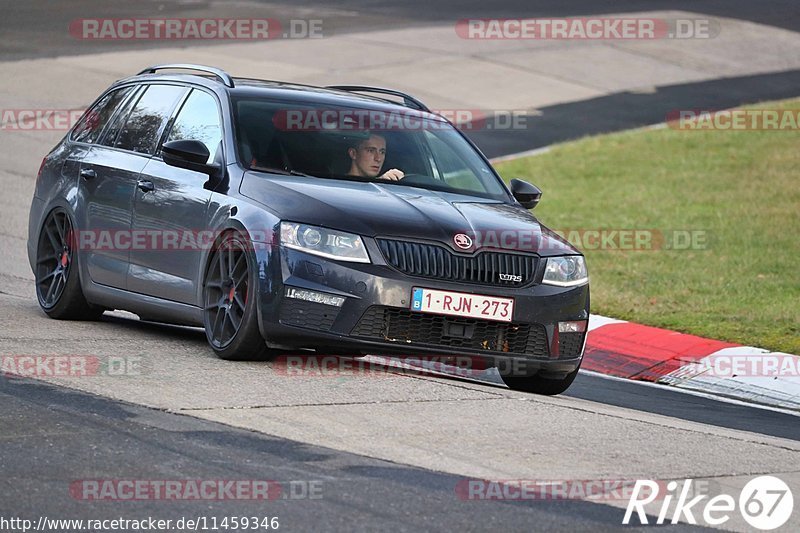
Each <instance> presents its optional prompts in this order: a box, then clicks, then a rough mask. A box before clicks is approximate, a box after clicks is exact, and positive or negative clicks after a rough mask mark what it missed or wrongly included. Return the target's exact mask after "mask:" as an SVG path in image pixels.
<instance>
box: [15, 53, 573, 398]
mask: <svg viewBox="0 0 800 533" xmlns="http://www.w3.org/2000/svg"><path fill="white" fill-rule="evenodd" d="M540 197H541V192H540V191H539V190H538V189H537V188H536V187H535V186H533V185H531V184H529V183H526V182H524V181H521V180H512V181H511V184H510V186H506V184H505V183H504V182H503V181H502V180H501V179H500V177H499V176H498V175H497V173H496V172H495V170H494V169H493V168H492V166H491V165H490V164H489V162H488V161H487V160H486V158H485V157H484V156H483V155H482V154H481V153H480V151H479V150H478V149H477V148H476V147H475V146H474V145H473V144H472V143H471V142H470V140H469V139H468V138H467V137H466V136H465V135H464V134H463V133H462V132H461V131H459V129H457V128H455V127H454V126H453V125H452V124H451V123H449V122H448V121H447V120H445V119H444V118H442V117H441V116H439V115H437V114H435V113H433V112H431V111H430V110H429V109H428V108H427V107H426V106H425V105H424V104H423V103H421V102H420V101H419V100H417V99H415V98H413V97H412V96H409V95H407V94H403V93H400V92H397V91H392V90H388V89H381V88H375V87H360V86H337V87H324V88H323V87H311V86H305V85H295V84H289V83H281V82H273V81H261V80H251V79H240V78H232V77H231V76H229V75H228V74H227V73H225V72H223V71H221V70H218V69H215V68H210V67H204V66H199V65H162V66H156V67H151V68H148V69H146V70H144V71H142V72H140V73H139V74H138V75H136V76H133V77H131V78H127V79H123V80H120V81H118V82H117V83H115V84H113V85H112V86H111V87H110V88H108V89H107V90H106V91H105V92H104V93H103V94H102V95H101V96H100V97H99V98H98V99H97V101H95V102H94V103H93V104H92V105H91V106H90V108H89V110H88V111H87V112H86V113H85V115H84V116H83V118H82V119H81V120H80V121H79V122H78V123H77V124H76V125H75V127H74V128H73V129H72V130H71V131H70V132H69V133H68V134H67V135H66V137H65V138H64V139H63V140H62V141H61V142H60V143H58V145H57V146H56V147H55V148H54V149H53V150H52V151H51V152H50V153H49V154H48V155H47V156H46V157H45V158H44V160H43V161H42V165H41V169H40V171H39V175H38V178H37V182H36V189H35V193H34V198H33V203H32V205H31V211H30V227H29V240H28V254H29V258H30V263H31V266H32V268H33V271H34V273H35V277H36V293H37V295H38V299H39V304H40V305H41V307H42V309H43V310H44V312H45V313H47V314H48V315H49V316H51V317H53V318H58V319H93V318H97V317H99V316H100V315H101V314H102V313H103V312H104V311H105V310H108V309H124V310H128V311H131V312H133V313H136V314H138V315H139V316H140V317H141V318H142V319H143V320H150V321H158V322H164V323H172V324H183V325H193V326H200V327H204V328H205V332H206V335H207V337H208V342H209V344H210V345H211V348H212V349H213V350H214V352H215V353H216V354H217V355H218V356H220V357H222V358H225V359H266V358H270V357H274V356H275V355H277V354H281V353H287V352H290V351H291V352H294V353H297V351H298V350H316V351H317V352H318V353H325V354H339V355H353V356H358V355H362V354H380V355H398V354H404V355H408V354H417V355H420V356H424V355H430V356H437V355H458V356H468V357H474V358H475V360H480V361H482V362H484V363H485V364H488V365H494V366H497V367H498V369H499V370H500V373H501V375H502V376H503V379H504V380H505V382H506V383H507V384H508V385H509V386H510V387H512V388H515V389H520V390H525V391H531V392H536V393H541V394H558V393H560V392H563V391H564V390H566V389H567V387H569V385H570V384H571V383H572V381H573V379H574V378H575V375H576V374H577V372H578V368H579V366H580V363H581V358H582V356H583V349H584V344H585V337H586V329H587V324H588V319H589V284H588V274H587V270H586V265H585V262H584V258H583V256H582V255H581V254H580V252H579V251H578V250H576V249H575V248H573V247H572V246H571V245H570V244H569V243H568V242H566V241H564V240H563V239H561V238H559V237H558V236H557V235H555V234H554V233H553V232H551V231H550V230H548V229H547V228H545V227H544V226H542V225H541V224H540V223H539V222H538V221H537V219H536V218H535V217H534V216H532V215H531V213H530V212H529V209H531V208H533V207H534V206H535V205H536V204H537V203H538V201H539V199H540ZM510 363H513V364H510Z"/></svg>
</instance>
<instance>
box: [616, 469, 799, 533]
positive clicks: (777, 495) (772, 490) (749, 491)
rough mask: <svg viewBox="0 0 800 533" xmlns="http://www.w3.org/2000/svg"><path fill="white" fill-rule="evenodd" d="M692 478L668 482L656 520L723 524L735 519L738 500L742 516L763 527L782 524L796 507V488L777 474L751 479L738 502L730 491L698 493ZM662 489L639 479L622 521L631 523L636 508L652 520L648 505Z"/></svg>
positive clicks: (644, 520)
mask: <svg viewBox="0 0 800 533" xmlns="http://www.w3.org/2000/svg"><path fill="white" fill-rule="evenodd" d="M692 481H693V480H691V479H686V480H684V481H683V482H682V484H679V483H678V482H677V481H670V482H669V483H667V494H666V495H662V498H661V499H662V502H661V507H660V510H659V513H658V518H657V519H656V522H655V523H656V524H664V523H666V521H667V520H669V523H671V524H677V523H678V522H679V521H683V522H686V523H688V524H693V525H696V524H698V520H697V518H698V517H699V518H702V520H703V523H705V524H707V525H711V526H720V525H722V524H724V523H726V522H728V521H729V520H730V519H731V515H732V513H734V512H735V511H736V507H737V503H738V507H739V513H741V515H742V518H744V519H745V521H746V522H747V523H748V524H750V526H752V527H754V528H756V529H759V530H763V531H767V530H771V529H776V528H779V527H781V526H782V525H783V524H785V523H786V521H787V520H789V518H790V517H791V515H792V509H793V508H794V498H793V496H792V491H791V490H789V486H788V485H787V484H786V483H784V482H783V480H781V479H779V478H777V477H774V476H760V477H757V478H755V479H752V480H750V481H749V482H748V483H747V484H746V485H745V486H744V488H742V491H741V492H740V493H739V499H738V502H737V501H736V500H735V499H734V497H733V496H731V495H729V494H719V495H717V496H714V497H710V498H709V495H708V494H700V495H699V496H694V494H693V492H694V491H693V487H692ZM658 489H659V483H657V482H655V481H652V480H649V479H646V480H641V479H639V480H637V481H636V485H634V487H633V493H632V494H631V498H630V500H628V507H627V508H626V509H625V516H624V517H623V518H622V523H623V524H624V525H628V524H629V523H630V520H631V518H632V516H633V513H634V511H635V512H636V514H637V516H638V518H639V523H641V524H648V523H649V522H648V517H647V514H646V513H645V509H644V507H645V505H648V504H650V503H652V502H654V501H655V500H656V499H657V498H659V496H660V495H659V490H658ZM692 496H694V497H692ZM707 498H708V499H707ZM706 499H707V500H706ZM704 500H705V501H704ZM673 501H674V502H675V506H674V508H673V507H672V503H673ZM670 511H672V512H671V514H670ZM695 513H697V517H695Z"/></svg>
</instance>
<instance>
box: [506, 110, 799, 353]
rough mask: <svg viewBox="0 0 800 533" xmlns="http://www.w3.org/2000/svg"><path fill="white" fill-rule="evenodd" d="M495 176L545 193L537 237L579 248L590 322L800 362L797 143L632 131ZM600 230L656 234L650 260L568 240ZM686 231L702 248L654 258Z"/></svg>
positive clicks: (572, 146)
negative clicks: (688, 336)
mask: <svg viewBox="0 0 800 533" xmlns="http://www.w3.org/2000/svg"><path fill="white" fill-rule="evenodd" d="M753 108H754V109H755V108H764V109H800V100H791V101H783V102H774V103H769V104H763V105H759V106H753ZM497 168H498V171H499V172H500V173H501V175H502V176H503V177H504V178H505V179H506V180H509V179H511V178H514V177H517V178H521V179H525V180H528V181H531V182H532V183H535V184H536V185H538V186H539V187H540V188H541V189H542V191H543V195H542V201H541V203H540V204H539V206H538V207H537V208H536V210H535V211H534V213H535V214H536V216H537V217H538V218H539V220H541V221H542V222H543V223H544V224H545V225H547V226H549V227H551V228H553V229H556V230H561V231H564V232H565V233H566V236H567V237H568V238H570V235H571V236H572V238H573V239H575V238H578V239H583V242H580V243H579V242H576V243H575V244H578V245H579V247H581V248H582V249H583V251H584V253H585V254H586V256H587V262H588V266H589V273H590V276H591V280H592V312H594V313H598V314H601V315H606V316H611V317H615V318H621V319H625V320H631V321H634V322H640V323H643V324H649V325H653V326H659V327H664V328H668V329H673V330H676V331H682V332H685V333H692V334H695V335H701V336H705V337H710V338H715V339H720V340H726V341H731V342H737V343H741V344H746V345H751V346H759V347H763V348H768V349H771V350H776V351H785V352H789V353H794V354H800V131H798V130H794V131H785V130H782V131H774V130H773V131H730V130H727V131H723V130H716V131H714V130H703V131H686V130H678V129H671V128H664V129H654V130H639V131H629V132H623V133H617V134H609V135H601V136H597V137H589V138H585V139H581V140H578V141H575V142H570V143H565V144H561V145H557V146H554V147H553V148H552V150H550V151H549V152H546V153H543V154H541V155H537V156H532V157H526V158H521V159H517V160H513V161H507V162H503V163H500V164H498V165H497ZM598 229H607V230H619V229H629V230H630V229H634V230H642V231H644V232H646V231H649V230H654V233H653V235H654V236H655V237H654V238H653V240H652V242H653V243H654V248H658V249H653V250H646V249H645V250H634V249H627V250H619V249H616V250H615V249H603V246H600V247H599V248H597V247H596V243H595V242H591V243H589V242H588V241H587V240H586V237H587V236H588V235H589V234H587V233H585V232H581V231H571V230H598ZM685 231H691V232H695V233H694V235H695V236H696V239H695V241H696V244H700V240H702V238H703V236H705V239H706V242H705V245H701V246H692V247H690V248H689V249H674V248H670V249H665V247H663V246H660V244H661V242H662V241H660V238H659V237H658V236H659V235H661V236H663V237H664V239H665V241H664V242H667V243H669V244H668V246H669V245H680V244H682V243H681V242H674V243H673V242H672V239H673V237H675V236H677V237H683V236H686V235H687V234H686V233H684V232H685ZM676 232H677V233H676ZM645 234H646V233H645ZM587 244H591V245H592V246H587ZM590 248H591V249H590Z"/></svg>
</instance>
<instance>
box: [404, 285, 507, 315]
mask: <svg viewBox="0 0 800 533" xmlns="http://www.w3.org/2000/svg"><path fill="white" fill-rule="evenodd" d="M411 310H412V311H421V312H423V313H435V314H438V315H451V316H464V317H470V318H483V319H485V320H497V321H499V322H511V317H512V316H513V315H514V299H513V298H497V297H495V296H481V295H480V294H471V293H465V292H453V291H438V290H435V289H421V288H418V287H414V290H413V291H412V294H411Z"/></svg>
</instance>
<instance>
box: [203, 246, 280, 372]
mask: <svg viewBox="0 0 800 533" xmlns="http://www.w3.org/2000/svg"><path fill="white" fill-rule="evenodd" d="M255 293H256V283H255V265H253V264H252V259H251V257H250V254H249V253H248V250H247V247H246V245H245V243H244V241H243V240H242V239H240V238H239V237H238V236H237V235H236V234H235V233H229V234H227V235H225V236H224V237H223V238H222V240H221V241H220V242H219V243H218V245H217V249H216V251H215V252H214V254H213V255H212V256H211V261H210V262H209V265H208V268H207V269H206V275H205V279H204V281H203V306H204V308H203V323H204V326H205V330H206V338H207V339H208V343H209V344H210V345H211V348H212V349H213V350H214V353H216V354H217V356H218V357H220V358H222V359H228V360H233V361H254V360H267V359H271V358H273V357H275V355H277V352H275V351H273V350H270V349H269V348H268V347H267V344H266V342H264V339H263V338H262V337H261V332H260V331H259V330H258V312H257V309H256V305H257V298H256V297H255Z"/></svg>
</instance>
